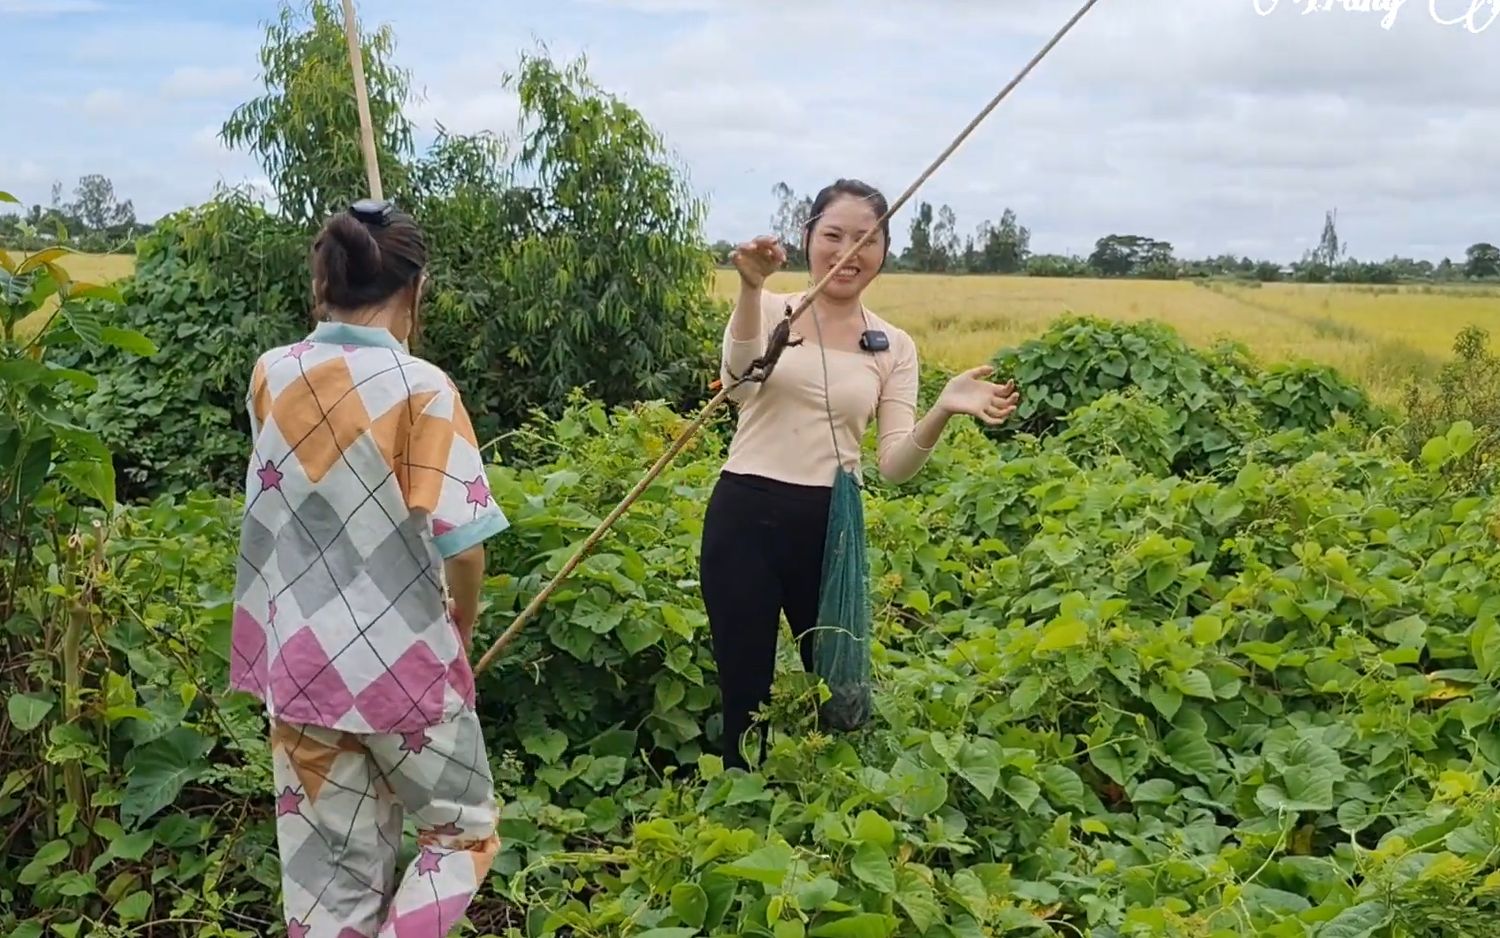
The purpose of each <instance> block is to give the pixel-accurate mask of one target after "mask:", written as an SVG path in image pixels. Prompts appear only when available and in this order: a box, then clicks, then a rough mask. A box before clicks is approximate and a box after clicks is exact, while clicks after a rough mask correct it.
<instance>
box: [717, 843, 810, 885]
mask: <svg viewBox="0 0 1500 938" xmlns="http://www.w3.org/2000/svg"><path fill="white" fill-rule="evenodd" d="M791 866H792V848H791V847H789V846H787V845H786V844H783V843H776V844H770V845H768V846H765V847H762V848H760V849H759V850H757V851H755V852H754V853H751V854H749V855H747V856H744V857H741V858H740V859H739V860H736V861H735V862H733V863H727V864H725V865H723V866H720V867H718V868H717V870H716V872H717V873H718V874H719V875H721V876H733V877H735V878H737V879H750V880H754V881H756V882H758V883H765V884H766V885H767V886H779V885H780V884H781V883H782V882H783V881H785V880H786V878H787V874H788V873H789V872H790V870H791Z"/></svg>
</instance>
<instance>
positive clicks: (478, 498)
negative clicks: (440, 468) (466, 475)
mask: <svg viewBox="0 0 1500 938" xmlns="http://www.w3.org/2000/svg"><path fill="white" fill-rule="evenodd" d="M464 487H465V488H467V489H468V490H469V497H468V498H467V499H465V501H466V502H467V503H468V504H470V505H478V506H479V507H481V508H483V507H484V506H485V505H488V504H489V503H490V486H489V483H488V482H486V481H485V480H484V476H483V475H478V476H475V477H474V479H473V481H471V482H465V483H464Z"/></svg>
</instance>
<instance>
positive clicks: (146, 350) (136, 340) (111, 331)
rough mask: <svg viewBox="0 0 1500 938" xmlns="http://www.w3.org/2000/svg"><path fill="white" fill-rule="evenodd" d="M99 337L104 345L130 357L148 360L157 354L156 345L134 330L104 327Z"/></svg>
mask: <svg viewBox="0 0 1500 938" xmlns="http://www.w3.org/2000/svg"><path fill="white" fill-rule="evenodd" d="M99 337H100V338H101V339H103V340H104V344H106V345H113V346H114V347H115V348H117V349H121V350H123V351H126V352H129V353H131V354H132V355H140V356H142V357H145V358H149V357H151V356H152V355H155V354H156V352H157V348H156V343H154V342H152V341H151V340H150V339H148V338H146V336H145V335H143V334H141V333H139V332H137V331H136V330H134V329H121V328H119V327H118V326H105V327H104V329H103V330H101V332H100V334H99Z"/></svg>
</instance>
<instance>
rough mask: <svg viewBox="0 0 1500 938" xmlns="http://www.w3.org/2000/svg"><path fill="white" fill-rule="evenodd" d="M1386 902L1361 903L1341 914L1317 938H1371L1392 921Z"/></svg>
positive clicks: (1320, 930) (1319, 931)
mask: <svg viewBox="0 0 1500 938" xmlns="http://www.w3.org/2000/svg"><path fill="white" fill-rule="evenodd" d="M1390 914H1391V913H1390V910H1389V909H1388V908H1387V907H1386V904H1385V903H1384V902H1381V901H1379V900H1373V901H1370V902H1361V903H1360V904H1359V905H1356V906H1351V907H1349V908H1347V909H1345V910H1344V911H1342V912H1340V913H1339V914H1338V915H1337V916H1335V917H1334V918H1333V919H1331V920H1330V921H1329V922H1328V923H1327V924H1325V925H1324V926H1323V927H1322V928H1320V929H1318V931H1317V938H1369V936H1370V935H1372V934H1374V932H1375V930H1376V929H1377V928H1380V927H1381V926H1383V925H1385V923H1386V922H1387V921H1388V920H1389V919H1390Z"/></svg>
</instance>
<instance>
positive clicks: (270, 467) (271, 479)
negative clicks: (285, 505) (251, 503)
mask: <svg viewBox="0 0 1500 938" xmlns="http://www.w3.org/2000/svg"><path fill="white" fill-rule="evenodd" d="M255 474H256V475H257V476H258V477H259V478H260V487H261V491H265V490H267V489H276V490H278V491H280V489H281V480H282V479H284V478H286V475H285V474H283V473H282V471H281V470H280V469H277V468H276V464H275V463H273V462H271V461H270V460H269V459H268V460H266V464H265V465H264V466H261V467H260V468H259V469H257V470H255Z"/></svg>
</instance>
